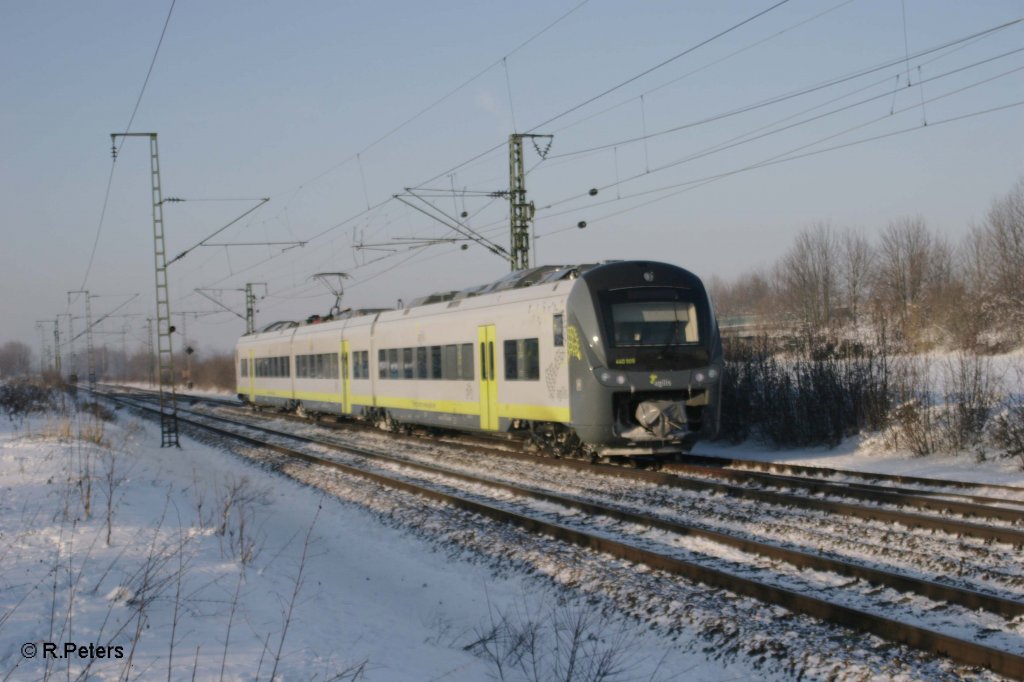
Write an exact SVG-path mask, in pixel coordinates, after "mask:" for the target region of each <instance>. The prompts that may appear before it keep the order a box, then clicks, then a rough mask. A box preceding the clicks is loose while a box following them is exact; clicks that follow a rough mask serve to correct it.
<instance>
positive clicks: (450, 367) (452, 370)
mask: <svg viewBox="0 0 1024 682" xmlns="http://www.w3.org/2000/svg"><path fill="white" fill-rule="evenodd" d="M444 378H445V379H458V378H459V347H458V346H456V345H450V346H445V347H444Z"/></svg>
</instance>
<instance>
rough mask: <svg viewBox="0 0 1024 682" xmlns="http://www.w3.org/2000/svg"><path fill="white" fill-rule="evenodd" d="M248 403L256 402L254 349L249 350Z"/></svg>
mask: <svg viewBox="0 0 1024 682" xmlns="http://www.w3.org/2000/svg"><path fill="white" fill-rule="evenodd" d="M249 403H250V404H252V405H255V404H256V351H253V350H250V351H249Z"/></svg>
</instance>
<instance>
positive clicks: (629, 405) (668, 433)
mask: <svg viewBox="0 0 1024 682" xmlns="http://www.w3.org/2000/svg"><path fill="white" fill-rule="evenodd" d="M568 308H569V311H568V312H569V319H568V321H569V325H568V328H567V337H568V338H567V339H566V342H567V343H566V350H567V355H568V359H569V393H570V402H571V409H572V421H573V424H572V426H573V428H574V429H575V431H576V433H577V435H578V436H579V437H580V440H581V441H582V442H583V443H584V444H585V445H586V447H587V448H588V449H589V450H591V452H592V453H594V454H596V455H599V456H603V457H615V456H636V455H652V454H663V453H671V452H680V451H685V450H689V449H690V447H692V445H693V443H694V441H696V440H697V439H698V438H707V437H711V436H713V435H714V434H716V433H717V432H718V424H719V404H720V401H721V381H722V342H721V338H720V336H719V332H718V324H717V322H716V320H715V317H714V311H713V310H712V307H711V302H710V300H709V298H708V295H707V291H706V290H705V288H704V285H703V283H702V282H701V281H700V279H699V278H698V277H697V276H696V275H694V274H693V273H691V272H688V271H687V270H684V269H682V268H679V267H676V266H674V265H668V264H665V263H654V262H642V261H640V262H638V261H623V262H613V263H606V264H604V265H601V266H598V267H595V268H593V269H590V270H588V271H586V272H584V273H583V274H582V275H581V276H580V280H579V281H577V283H576V286H575V287H574V288H573V291H572V293H571V294H570V296H569V303H568Z"/></svg>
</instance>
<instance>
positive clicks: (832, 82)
mask: <svg viewBox="0 0 1024 682" xmlns="http://www.w3.org/2000/svg"><path fill="white" fill-rule="evenodd" d="M1021 22H1024V18H1018V19H1014V20H1013V21H1009V22H1005V23H1003V24H999V25H997V26H993V27H992V28H988V29H985V30H984V31H978V32H976V33H972V34H970V35H968V36H964V37H962V38H957V39H955V40H951V41H947V42H944V43H942V44H940V45H936V46H934V47H930V48H927V49H924V50H921V51H919V52H916V53H914V54H913V55H911V56H910V57H909V58H910V59H919V58H921V57H924V56H927V55H930V54H933V53H935V52H939V51H941V50H944V49H947V48H949V47H953V46H955V45H959V44H962V43H966V42H969V41H972V40H975V39H977V38H979V37H983V36H987V35H991V34H993V33H996V32H998V31H1002V30H1004V29H1007V28H1009V27H1011V26H1015V25H1017V24H1020V23H1021ZM903 61H904V57H898V58H893V59H890V60H887V61H885V62H883V63H881V64H878V65H876V66H871V67H867V68H864V69H860V70H858V71H855V72H853V73H850V74H846V75H843V76H840V77H838V78H833V79H829V80H826V81H823V82H819V83H816V84H814V85H809V86H806V87H803V88H799V89H797V90H794V91H792V92H788V93H785V94H782V95H778V96H775V97H769V98H767V99H763V100H760V101H758V102H754V103H752V104H748V105H744V106H742V107H737V108H735V109H731V110H729V111H725V112H721V113H718V114H714V115H712V116H707V117H704V118H701V119H698V120H696V121H691V122H688V123H684V124H681V125H677V126H673V127H671V128H667V129H665V130H659V131H655V132H653V133H647V134H644V135H641V136H638V137H631V138H625V139H621V140H615V141H613V142H607V143H602V144H600V145H593V146H590V147H586V148H583V149H575V150H569V151H565V152H562V153H560V154H552V155H551V157H550V158H551V159H552V160H554V159H561V158H565V157H568V156H574V155H577V154H587V153H590V152H595V151H601V150H604V149H611V148H613V147H616V146H621V145H625V144H634V143H637V142H643V141H645V140H650V139H653V138H655V137H660V136H662V135H668V134H671V133H675V132H679V131H682V130H687V129H690V128H695V127H697V126H701V125H706V124H708V123H715V122H717V121H721V120H724V119H727V118H731V117H733V116H737V115H740V114H745V113H749V112H751V111H756V110H758V109H763V108H765V107H769V106H772V105H775V104H780V103H782V102H786V101H788V100H791V99H796V98H798V97H803V96H804V95H808V94H811V93H813V92H817V91H819V90H824V89H827V88H830V87H834V86H836V85H841V84H842V83H846V82H849V81H852V80H856V79H857V78H863V77H864V76H868V75H870V74H872V73H876V72H878V71H882V70H884V69H888V68H892V67H893V66H894V65H896V64H899V63H901V62H903ZM888 79H889V78H888V77H887V78H886V80H888Z"/></svg>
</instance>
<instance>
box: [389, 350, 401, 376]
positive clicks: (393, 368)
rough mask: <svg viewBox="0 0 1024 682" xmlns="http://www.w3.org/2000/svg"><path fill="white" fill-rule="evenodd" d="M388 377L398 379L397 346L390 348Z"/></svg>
mask: <svg viewBox="0 0 1024 682" xmlns="http://www.w3.org/2000/svg"><path fill="white" fill-rule="evenodd" d="M387 378H388V379H397V378H398V349H397V348H389V349H388V374H387Z"/></svg>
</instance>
